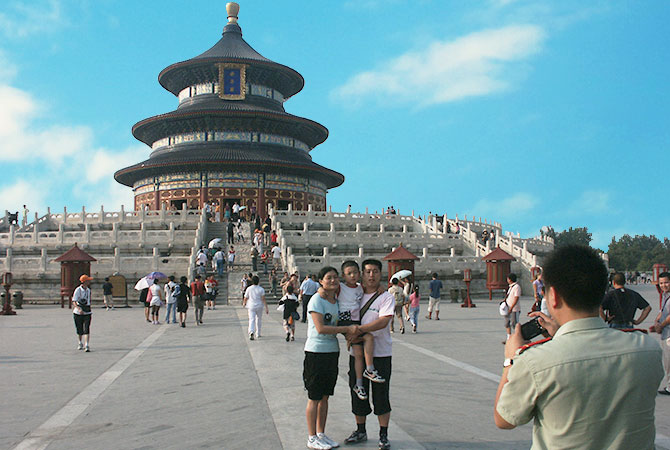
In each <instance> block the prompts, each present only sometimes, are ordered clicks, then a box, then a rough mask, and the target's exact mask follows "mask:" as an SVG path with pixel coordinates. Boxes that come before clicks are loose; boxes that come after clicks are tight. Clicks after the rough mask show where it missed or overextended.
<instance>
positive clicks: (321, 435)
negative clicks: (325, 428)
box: [316, 433, 340, 448]
mask: <svg viewBox="0 0 670 450" xmlns="http://www.w3.org/2000/svg"><path fill="white" fill-rule="evenodd" d="M316 437H318V438H319V439H320V440H321V442H324V443H326V444H328V445H330V446H331V447H332V448H337V447H339V446H340V443H339V442H335V441H334V440H332V439H331V438H329V437H328V436H326V434H325V433H316Z"/></svg>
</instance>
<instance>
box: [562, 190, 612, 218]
mask: <svg viewBox="0 0 670 450" xmlns="http://www.w3.org/2000/svg"><path fill="white" fill-rule="evenodd" d="M610 197H611V196H610V193H609V192H605V191H598V190H594V191H584V192H582V194H581V195H580V196H579V198H578V199H577V200H576V201H575V202H574V203H573V204H572V205H571V206H570V209H571V210H572V211H573V212H575V213H579V214H601V213H605V212H612V206H611V204H610Z"/></svg>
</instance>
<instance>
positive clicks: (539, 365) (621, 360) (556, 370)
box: [493, 245, 663, 450]
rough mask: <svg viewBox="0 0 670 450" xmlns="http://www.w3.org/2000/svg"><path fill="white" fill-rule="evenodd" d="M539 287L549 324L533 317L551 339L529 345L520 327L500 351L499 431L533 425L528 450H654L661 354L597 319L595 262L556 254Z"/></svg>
mask: <svg viewBox="0 0 670 450" xmlns="http://www.w3.org/2000/svg"><path fill="white" fill-rule="evenodd" d="M544 283H545V293H546V299H547V305H548V309H549V312H550V313H551V317H548V316H546V315H544V314H542V313H540V312H534V313H532V316H533V317H538V322H539V324H540V325H541V326H542V327H543V328H544V329H545V330H546V331H547V332H548V333H549V335H551V336H553V338H552V339H550V340H540V341H537V342H535V343H532V344H527V342H525V341H524V340H523V337H522V334H521V326H520V325H518V324H517V326H516V328H515V329H514V334H512V336H511V337H510V338H509V339H508V340H507V344H505V358H506V359H505V361H504V362H503V369H502V375H501V377H500V382H499V384H498V389H497V392H496V396H495V401H494V413H493V419H494V422H495V424H496V426H497V427H498V428H502V429H512V428H516V427H518V426H520V425H523V424H526V423H528V422H530V421H533V444H532V448H575V449H577V448H578V449H589V450H599V449H603V450H605V449H607V450H630V449H653V448H655V447H654V441H655V439H656V429H655V425H654V411H655V402H656V395H657V394H656V390H657V389H658V385H659V382H660V381H661V379H662V378H663V367H662V363H661V349H660V347H659V345H658V342H657V341H656V340H655V339H654V338H653V337H651V336H648V335H646V334H644V333H640V332H622V331H619V330H614V329H610V328H608V327H607V324H605V322H603V320H602V319H601V318H600V317H599V309H600V304H601V302H602V299H603V295H604V294H605V289H606V287H607V268H606V267H605V264H604V263H603V260H602V259H601V257H600V255H599V254H598V253H597V252H596V251H595V250H593V249H592V248H590V247H586V246H577V245H568V246H564V247H560V248H558V249H556V250H554V251H553V252H552V253H551V254H550V255H549V256H548V257H547V259H546V260H545V262H544ZM524 344H526V345H524Z"/></svg>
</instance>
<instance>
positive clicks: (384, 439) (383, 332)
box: [345, 259, 395, 450]
mask: <svg viewBox="0 0 670 450" xmlns="http://www.w3.org/2000/svg"><path fill="white" fill-rule="evenodd" d="M361 266H362V267H363V274H362V278H361V281H362V283H361V285H362V286H363V299H362V300H361V326H360V327H359V331H360V333H370V334H372V335H373V336H374V343H375V346H374V353H373V355H374V366H375V369H376V370H377V372H378V373H379V375H380V376H381V377H382V378H384V379H385V380H386V382H385V383H370V382H369V381H368V380H367V378H366V379H365V381H364V383H365V385H364V388H365V390H366V392H370V387H372V395H370V396H369V397H371V398H372V404H373V407H374V413H375V415H376V416H377V419H378V420H379V448H380V449H383V450H386V449H390V448H391V444H389V441H388V426H389V421H390V420H391V402H390V390H389V386H390V381H391V353H392V351H391V350H392V341H391V330H390V328H389V324H390V323H391V319H392V318H393V311H394V307H395V302H394V299H393V295H391V294H390V293H389V292H388V291H383V292H382V293H380V294H379V295H378V296H377V297H376V298H375V299H374V300H373V302H372V303H371V304H370V306H369V307H368V308H367V310H366V309H365V306H366V304H367V303H368V302H369V301H370V300H371V299H372V298H373V297H374V296H375V295H377V293H378V291H379V290H380V289H379V287H380V283H381V277H382V263H381V261H378V260H376V259H368V260H365V261H363V264H361ZM369 384H372V386H369ZM355 385H356V370H355V359H354V357H353V354H352V353H351V351H350V355H349V387H351V388H353V387H354V386H355ZM349 391H350V393H351V410H352V412H353V413H354V416H355V417H356V430H354V431H353V433H351V435H350V436H349V437H348V438H347V439H346V440H345V441H346V443H347V444H354V443H357V442H361V441H365V440H367V438H368V436H367V432H366V429H365V422H366V417H367V416H368V414H370V413H371V412H372V408H370V399H369V398H368V399H366V400H361V399H360V398H358V396H357V395H356V394H355V393H354V391H353V389H350V390H349Z"/></svg>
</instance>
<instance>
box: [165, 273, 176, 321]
mask: <svg viewBox="0 0 670 450" xmlns="http://www.w3.org/2000/svg"><path fill="white" fill-rule="evenodd" d="M168 280H170V281H168V282H167V283H166V284H165V287H164V289H165V305H166V307H165V309H166V310H167V311H166V313H165V323H170V311H172V323H177V297H175V296H174V288H176V287H177V283H175V282H174V275H170V276H169V277H168Z"/></svg>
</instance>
